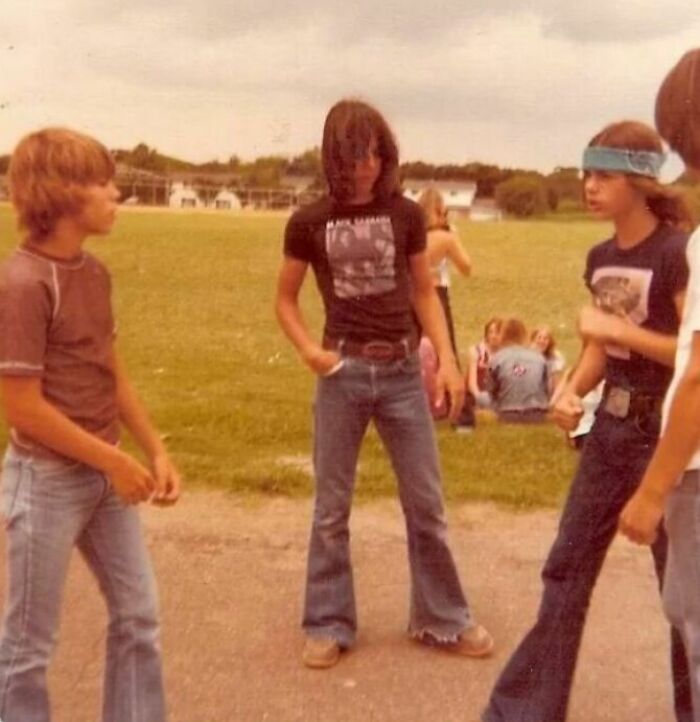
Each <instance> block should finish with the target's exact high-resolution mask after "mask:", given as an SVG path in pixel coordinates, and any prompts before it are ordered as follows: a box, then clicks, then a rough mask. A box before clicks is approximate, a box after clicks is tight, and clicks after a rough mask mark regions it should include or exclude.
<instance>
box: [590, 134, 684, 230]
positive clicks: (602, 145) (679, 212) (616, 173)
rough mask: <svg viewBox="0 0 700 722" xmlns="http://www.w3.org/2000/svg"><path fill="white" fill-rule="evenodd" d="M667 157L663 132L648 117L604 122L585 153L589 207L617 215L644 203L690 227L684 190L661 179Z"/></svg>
mask: <svg viewBox="0 0 700 722" xmlns="http://www.w3.org/2000/svg"><path fill="white" fill-rule="evenodd" d="M664 158H665V156H664V149H663V144H662V141H661V137H660V136H659V134H658V133H657V132H656V131H655V130H654V129H653V128H652V127H650V126H648V125H646V124H645V123H640V122H639V121H636V120H623V121H619V122H617V123H611V124H610V125H608V126H606V127H605V128H603V130H602V131H600V133H597V134H596V135H595V136H594V137H593V138H592V139H591V141H590V143H589V144H588V147H587V148H586V150H585V151H584V155H583V171H584V182H583V189H584V197H585V200H586V204H587V205H588V208H589V209H590V210H591V211H592V212H593V213H595V214H596V215H600V216H601V217H605V218H611V219H612V220H614V219H615V218H616V217H620V216H622V215H624V214H626V213H628V212H630V211H631V210H633V209H634V207H635V206H644V207H647V208H648V209H649V211H650V212H651V213H652V214H653V215H654V216H656V218H657V219H658V220H659V221H662V222H665V223H668V224H670V225H672V226H676V227H678V228H683V229H689V228H690V227H692V225H693V218H692V214H691V212H690V208H689V206H688V204H687V201H686V200H685V197H684V194H683V193H682V191H680V190H677V189H674V188H670V187H667V186H664V185H663V184H662V183H661V182H660V181H659V174H660V171H661V166H662V164H663V161H664Z"/></svg>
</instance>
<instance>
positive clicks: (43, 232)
mask: <svg viewBox="0 0 700 722" xmlns="http://www.w3.org/2000/svg"><path fill="white" fill-rule="evenodd" d="M8 176H9V187H10V197H11V199H12V204H13V206H14V208H15V210H16V212H17V217H18V221H19V226H20V228H21V229H22V230H24V231H26V232H27V233H28V235H29V237H30V238H31V239H32V240H33V241H35V242H41V241H43V240H45V239H46V238H47V237H48V236H50V235H51V233H53V231H54V230H55V228H56V224H57V223H58V221H59V220H60V219H61V218H64V217H66V216H72V215H76V214H79V213H80V212H81V210H82V208H83V205H84V203H85V202H86V200H87V198H88V195H89V189H90V187H91V186H96V185H105V184H107V183H110V182H111V180H112V179H113V177H114V160H113V159H112V156H111V155H110V153H109V151H108V150H107V149H106V148H105V147H104V146H103V145H102V144H101V143H100V142H99V141H97V140H95V139H94V138H91V137H89V136H87V135H84V134H82V133H78V132H76V131H73V130H68V129H66V128H45V129H43V130H39V131H37V132H35V133H30V134H29V135H27V136H25V137H24V138H23V139H22V140H21V141H20V142H19V143H18V145H17V147H16V148H15V150H14V152H13V153H12V158H11V159H10V168H9V171H8Z"/></svg>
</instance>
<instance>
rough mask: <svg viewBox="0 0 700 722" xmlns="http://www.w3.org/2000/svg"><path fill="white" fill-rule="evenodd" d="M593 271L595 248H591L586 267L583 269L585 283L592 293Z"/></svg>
mask: <svg viewBox="0 0 700 722" xmlns="http://www.w3.org/2000/svg"><path fill="white" fill-rule="evenodd" d="M593 271H595V248H591V250H590V251H588V255H587V256H586V267H585V268H584V269H583V281H584V283H585V284H586V286H587V288H588V290H589V291H592V290H593V288H592V287H591V281H592V279H593Z"/></svg>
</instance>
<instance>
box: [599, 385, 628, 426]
mask: <svg viewBox="0 0 700 722" xmlns="http://www.w3.org/2000/svg"><path fill="white" fill-rule="evenodd" d="M631 398H632V394H631V393H630V391H628V390H627V389H623V388H620V387H619V386H613V387H612V388H611V389H610V391H609V392H608V393H607V395H606V397H605V404H604V405H603V408H604V409H605V410H606V411H607V412H608V413H609V414H610V415H611V416H616V417H617V418H618V419H626V418H627V416H628V414H629V412H630V400H631Z"/></svg>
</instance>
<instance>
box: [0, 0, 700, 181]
mask: <svg viewBox="0 0 700 722" xmlns="http://www.w3.org/2000/svg"><path fill="white" fill-rule="evenodd" d="M37 6H41V7H37ZM623 8H624V9H625V13H623V12H622V9H623ZM699 30H700V23H699V22H698V21H695V23H693V22H692V20H689V19H688V6H687V3H686V4H684V5H681V3H680V2H679V1H678V0H667V2H666V3H664V4H663V6H662V5H661V4H658V5H657V4H656V3H655V2H654V1H653V0H625V2H622V0H618V1H617V2H613V1H612V0H607V1H605V0H589V2H587V3H586V4H585V5H584V4H580V3H579V4H578V5H576V6H575V7H574V6H573V4H572V3H565V4H564V3H561V2H560V0H531V2H530V3H528V6H527V8H526V9H524V8H523V6H522V4H521V3H519V2H518V3H515V2H514V0H494V2H492V3H491V4H486V3H482V2H479V3H476V2H472V3H467V4H466V5H465V3H464V2H458V1H457V0H445V1H444V2H442V3H439V4H433V5H432V6H431V5H426V4H425V3H420V4H419V3H417V2H416V3H408V2H406V0H404V1H403V2H400V3H399V2H398V0H390V1H388V2H383V3H376V2H372V3H370V2H367V0H357V2H356V3H354V4H349V3H347V2H346V1H345V0H326V2H323V3H321V2H318V3H313V2H310V3H307V4H305V6H304V8H303V10H301V9H300V8H299V7H295V6H294V4H292V3H288V2H283V1H282V0H278V1H273V0H258V1H257V2H256V1H254V0H237V1H236V2H235V3H229V2H225V1H224V0H202V1H200V2H199V3H198V4H197V3H192V2H191V0H171V1H170V2H168V3H167V4H166V3H165V2H161V3H157V2H149V3H148V4H147V5H146V4H145V3H142V2H140V1H139V2H137V1H136V0H122V2H120V3H119V4H117V3H113V2H111V0H110V2H109V3H107V2H106V0H55V2H50V1H49V0H43V2H34V3H33V4H31V3H30V4H28V5H25V4H21V3H15V4H14V5H13V6H12V9H11V10H10V11H9V13H7V12H6V13H5V17H4V18H3V24H2V27H0V62H2V67H3V68H4V73H3V88H2V90H0V128H1V129H2V131H3V132H2V135H0V150H9V149H10V148H11V146H12V145H13V144H14V142H16V140H17V139H18V138H19V136H20V135H21V134H23V133H24V132H27V131H28V130H31V129H34V128H36V127H37V126H40V125H45V124H49V123H50V124H55V123H60V124H65V125H70V126H75V127H79V128H82V129H84V130H86V131H88V132H92V133H94V134H96V135H98V136H99V137H100V138H102V139H104V140H105V142H107V143H108V144H110V145H112V146H119V147H125V146H131V145H134V144H135V143H137V142H139V141H145V142H147V143H148V144H149V145H152V146H155V147H157V148H159V149H160V150H162V151H164V152H167V153H169V154H172V155H179V156H181V157H184V158H189V159H192V160H206V159H211V158H213V157H220V158H226V157H228V156H229V155H231V154H234V153H235V154H238V155H240V156H242V157H244V158H250V157H254V156H256V155H258V154H263V153H285V154H289V153H297V152H300V151H301V150H303V149H305V148H307V147H309V146H311V145H314V144H317V143H318V142H319V141H320V130H321V125H322V122H323V116H324V114H325V112H326V110H327V108H328V107H329V106H330V104H331V103H332V102H334V101H335V100H337V99H338V98H339V97H342V96H347V95H360V96H362V97H364V98H366V99H368V100H370V101H372V102H374V103H375V104H376V105H377V106H378V107H379V108H380V109H382V110H383V111H384V112H385V113H386V114H387V116H388V118H389V120H390V122H391V123H392V125H393V126H394V127H395V128H396V131H397V135H398V137H399V141H400V144H401V147H402V151H403V157H404V158H411V159H417V158H423V159H424V160H433V161H438V162H448V161H450V162H464V161H467V160H483V161H486V162H496V163H499V164H502V165H511V166H520V167H528V166H529V167H537V168H542V169H549V168H551V167H553V166H554V165H560V164H570V163H574V162H577V159H578V154H579V149H580V147H581V146H582V144H584V143H585V142H586V141H587V140H588V139H589V138H590V136H591V135H593V133H595V132H596V131H597V130H598V129H599V128H600V127H602V125H604V124H605V123H607V122H609V121H611V120H615V119H619V118H621V117H639V118H640V119H643V120H651V107H652V103H653V97H654V93H655V90H656V87H657V86H658V83H659V82H660V80H661V78H662V76H663V74H664V73H665V71H666V70H667V68H669V67H670V66H671V64H672V63H673V62H675V60H676V59H677V57H678V56H680V54H681V52H682V51H683V50H684V49H686V48H687V47H691V46H693V45H694V44H697V37H698V31H699ZM669 33H672V34H671V35H669ZM10 47H12V50H10V49H9V48H10Z"/></svg>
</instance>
